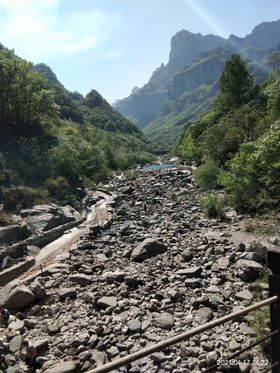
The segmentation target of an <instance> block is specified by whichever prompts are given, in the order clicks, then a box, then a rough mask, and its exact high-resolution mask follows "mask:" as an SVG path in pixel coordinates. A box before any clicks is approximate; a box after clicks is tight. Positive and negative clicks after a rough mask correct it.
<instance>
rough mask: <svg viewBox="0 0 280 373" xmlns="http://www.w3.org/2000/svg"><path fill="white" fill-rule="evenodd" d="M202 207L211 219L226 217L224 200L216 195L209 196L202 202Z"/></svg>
mask: <svg viewBox="0 0 280 373" xmlns="http://www.w3.org/2000/svg"><path fill="white" fill-rule="evenodd" d="M201 204H202V207H203V209H204V210H205V213H206V215H207V216H208V217H209V218H222V217H224V203H223V200H222V199H221V198H220V197H218V196H217V195H216V194H214V193H210V194H208V195H207V196H206V197H204V198H203V199H202V201H201Z"/></svg>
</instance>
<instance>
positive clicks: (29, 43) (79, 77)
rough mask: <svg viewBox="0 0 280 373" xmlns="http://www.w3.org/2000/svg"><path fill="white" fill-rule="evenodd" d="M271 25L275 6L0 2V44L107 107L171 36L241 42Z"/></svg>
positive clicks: (249, 1) (143, 78) (145, 73)
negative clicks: (266, 23) (44, 66)
mask: <svg viewBox="0 0 280 373" xmlns="http://www.w3.org/2000/svg"><path fill="white" fill-rule="evenodd" d="M279 18H280V1H279V0H0V42H1V43H2V44H4V45H5V46H7V47H8V48H14V50H15V52H16V53H17V54H18V55H20V56H21V57H24V58H26V59H27V60H29V61H32V62H34V63H38V62H45V63H46V64H48V65H49V66H50V67H51V68H52V69H53V70H54V72H55V73H56V74H57V76H58V78H59V80H60V81H61V82H62V83H63V84H64V85H65V87H66V88H68V89H70V90H73V91H74V90H77V91H79V92H81V93H82V94H86V93H87V92H88V91H90V89H92V88H94V89H97V90H98V91H99V92H100V93H101V94H102V95H103V96H104V97H105V98H106V99H107V100H108V101H110V102H113V101H114V100H116V99H119V98H123V97H125V96H127V95H129V93H130V91H131V89H132V88H133V87H135V86H142V85H143V84H145V83H146V82H147V81H148V79H149V77H150V76H151V73H152V72H153V70H155V68H156V67H158V66H159V65H160V64H161V62H164V63H167V61H168V55H169V49H170V39H171V37H172V35H174V34H175V33H176V32H178V31H180V30H182V29H186V30H189V31H191V32H195V33H196V32H201V33H202V34H207V33H215V34H217V35H220V36H224V37H228V36H229V34H235V35H237V36H245V35H246V34H248V33H250V32H251V30H252V29H253V28H254V26H256V25H257V24H258V23H260V22H263V21H273V20H277V19H279Z"/></svg>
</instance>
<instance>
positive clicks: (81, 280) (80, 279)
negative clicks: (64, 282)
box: [69, 274, 92, 286]
mask: <svg viewBox="0 0 280 373" xmlns="http://www.w3.org/2000/svg"><path fill="white" fill-rule="evenodd" d="M69 280H70V281H72V282H75V283H76V284H79V285H81V286H87V285H89V284H90V283H91V281H92V276H88V275H84V274H75V275H72V276H70V277H69Z"/></svg>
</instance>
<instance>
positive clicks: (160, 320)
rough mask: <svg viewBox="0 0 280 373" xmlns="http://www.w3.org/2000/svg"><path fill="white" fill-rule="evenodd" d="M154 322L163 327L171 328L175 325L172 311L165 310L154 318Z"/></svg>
mask: <svg viewBox="0 0 280 373" xmlns="http://www.w3.org/2000/svg"><path fill="white" fill-rule="evenodd" d="M154 324H155V325H156V326H158V327H159V328H162V329H171V328H172V327H173V325H174V319H173V316H172V315H171V314H170V313H167V312H165V313H162V314H161V315H160V316H158V317H156V318H155V319H154Z"/></svg>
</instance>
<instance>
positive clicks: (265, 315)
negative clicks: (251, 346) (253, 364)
mask: <svg viewBox="0 0 280 373" xmlns="http://www.w3.org/2000/svg"><path fill="white" fill-rule="evenodd" d="M267 283H268V271H267V270H264V271H263V274H262V276H261V277H260V278H258V279H257V280H256V281H255V282H254V283H253V284H252V288H251V290H252V292H253V294H254V300H255V302H260V301H262V300H264V299H265V298H266V297H264V295H263V288H262V284H267ZM247 320H248V322H249V325H250V327H251V328H252V329H253V330H254V331H255V333H256V339H260V338H262V337H264V335H265V334H267V333H269V332H270V327H269V323H270V311H269V307H267V306H266V307H263V308H260V309H258V310H256V311H254V312H253V313H252V314H251V315H250V317H249V318H248V319H247ZM260 347H261V351H262V352H263V354H264V355H265V357H266V358H268V359H270V358H271V345H270V339H267V340H266V341H264V342H263V343H262V344H261V345H260Z"/></svg>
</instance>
